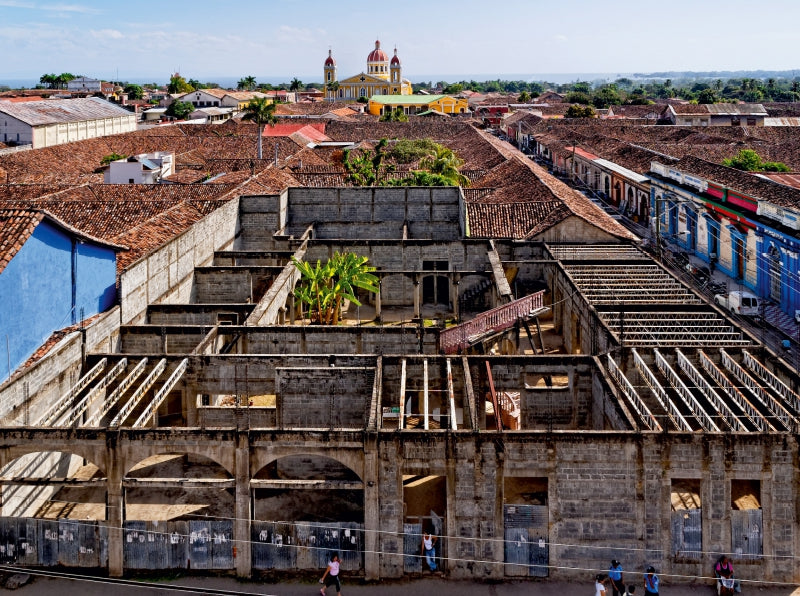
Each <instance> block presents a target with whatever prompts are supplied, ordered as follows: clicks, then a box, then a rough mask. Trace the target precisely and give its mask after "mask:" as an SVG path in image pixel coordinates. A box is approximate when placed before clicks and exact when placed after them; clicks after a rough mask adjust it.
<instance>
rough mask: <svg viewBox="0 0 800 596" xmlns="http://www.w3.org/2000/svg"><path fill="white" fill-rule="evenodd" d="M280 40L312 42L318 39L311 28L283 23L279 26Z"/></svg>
mask: <svg viewBox="0 0 800 596" xmlns="http://www.w3.org/2000/svg"><path fill="white" fill-rule="evenodd" d="M278 40H279V41H282V42H289V43H291V42H294V43H311V42H313V41H316V40H317V36H316V35H314V32H313V31H311V29H304V28H300V27H291V26H290V25H281V26H280V27H279V28H278Z"/></svg>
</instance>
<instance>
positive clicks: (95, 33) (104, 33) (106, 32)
mask: <svg viewBox="0 0 800 596" xmlns="http://www.w3.org/2000/svg"><path fill="white" fill-rule="evenodd" d="M91 34H92V37H94V38H95V39H123V38H124V37H125V36H124V35H123V34H122V32H120V31H117V30H116V29H100V30H94V29H93V30H92V31H91Z"/></svg>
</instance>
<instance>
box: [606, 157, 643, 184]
mask: <svg viewBox="0 0 800 596" xmlns="http://www.w3.org/2000/svg"><path fill="white" fill-rule="evenodd" d="M594 163H596V164H597V165H599V166H601V167H603V168H606V169H608V170H611V171H612V172H616V173H617V174H619V175H620V176H625V178H627V179H629V180H633V181H634V182H638V183H639V184H643V183H645V182H649V181H650V178H648V177H647V176H642V175H641V174H637V173H636V172H634V171H633V170H629V169H628V168H624V167H622V166H621V165H619V164H615V163H614V162H613V161H608V160H607V159H595V160H594Z"/></svg>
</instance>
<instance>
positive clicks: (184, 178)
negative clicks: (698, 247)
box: [164, 169, 208, 184]
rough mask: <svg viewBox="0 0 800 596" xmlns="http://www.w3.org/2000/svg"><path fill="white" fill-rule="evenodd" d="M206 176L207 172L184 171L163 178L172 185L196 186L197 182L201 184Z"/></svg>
mask: <svg viewBox="0 0 800 596" xmlns="http://www.w3.org/2000/svg"><path fill="white" fill-rule="evenodd" d="M206 176H208V173H207V172H204V171H201V170H190V169H186V170H181V171H179V172H175V173H174V174H171V175H169V176H167V177H166V178H164V180H166V181H169V182H171V183H172V184H196V183H198V182H202V181H203V180H204V179H205V178H206Z"/></svg>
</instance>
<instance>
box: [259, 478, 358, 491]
mask: <svg viewBox="0 0 800 596" xmlns="http://www.w3.org/2000/svg"><path fill="white" fill-rule="evenodd" d="M250 487H251V488H266V489H277V490H283V489H287V488H291V489H297V490H364V483H363V482H361V481H358V480H353V481H349V480H277V479H276V480H272V479H270V480H251V481H250Z"/></svg>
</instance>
